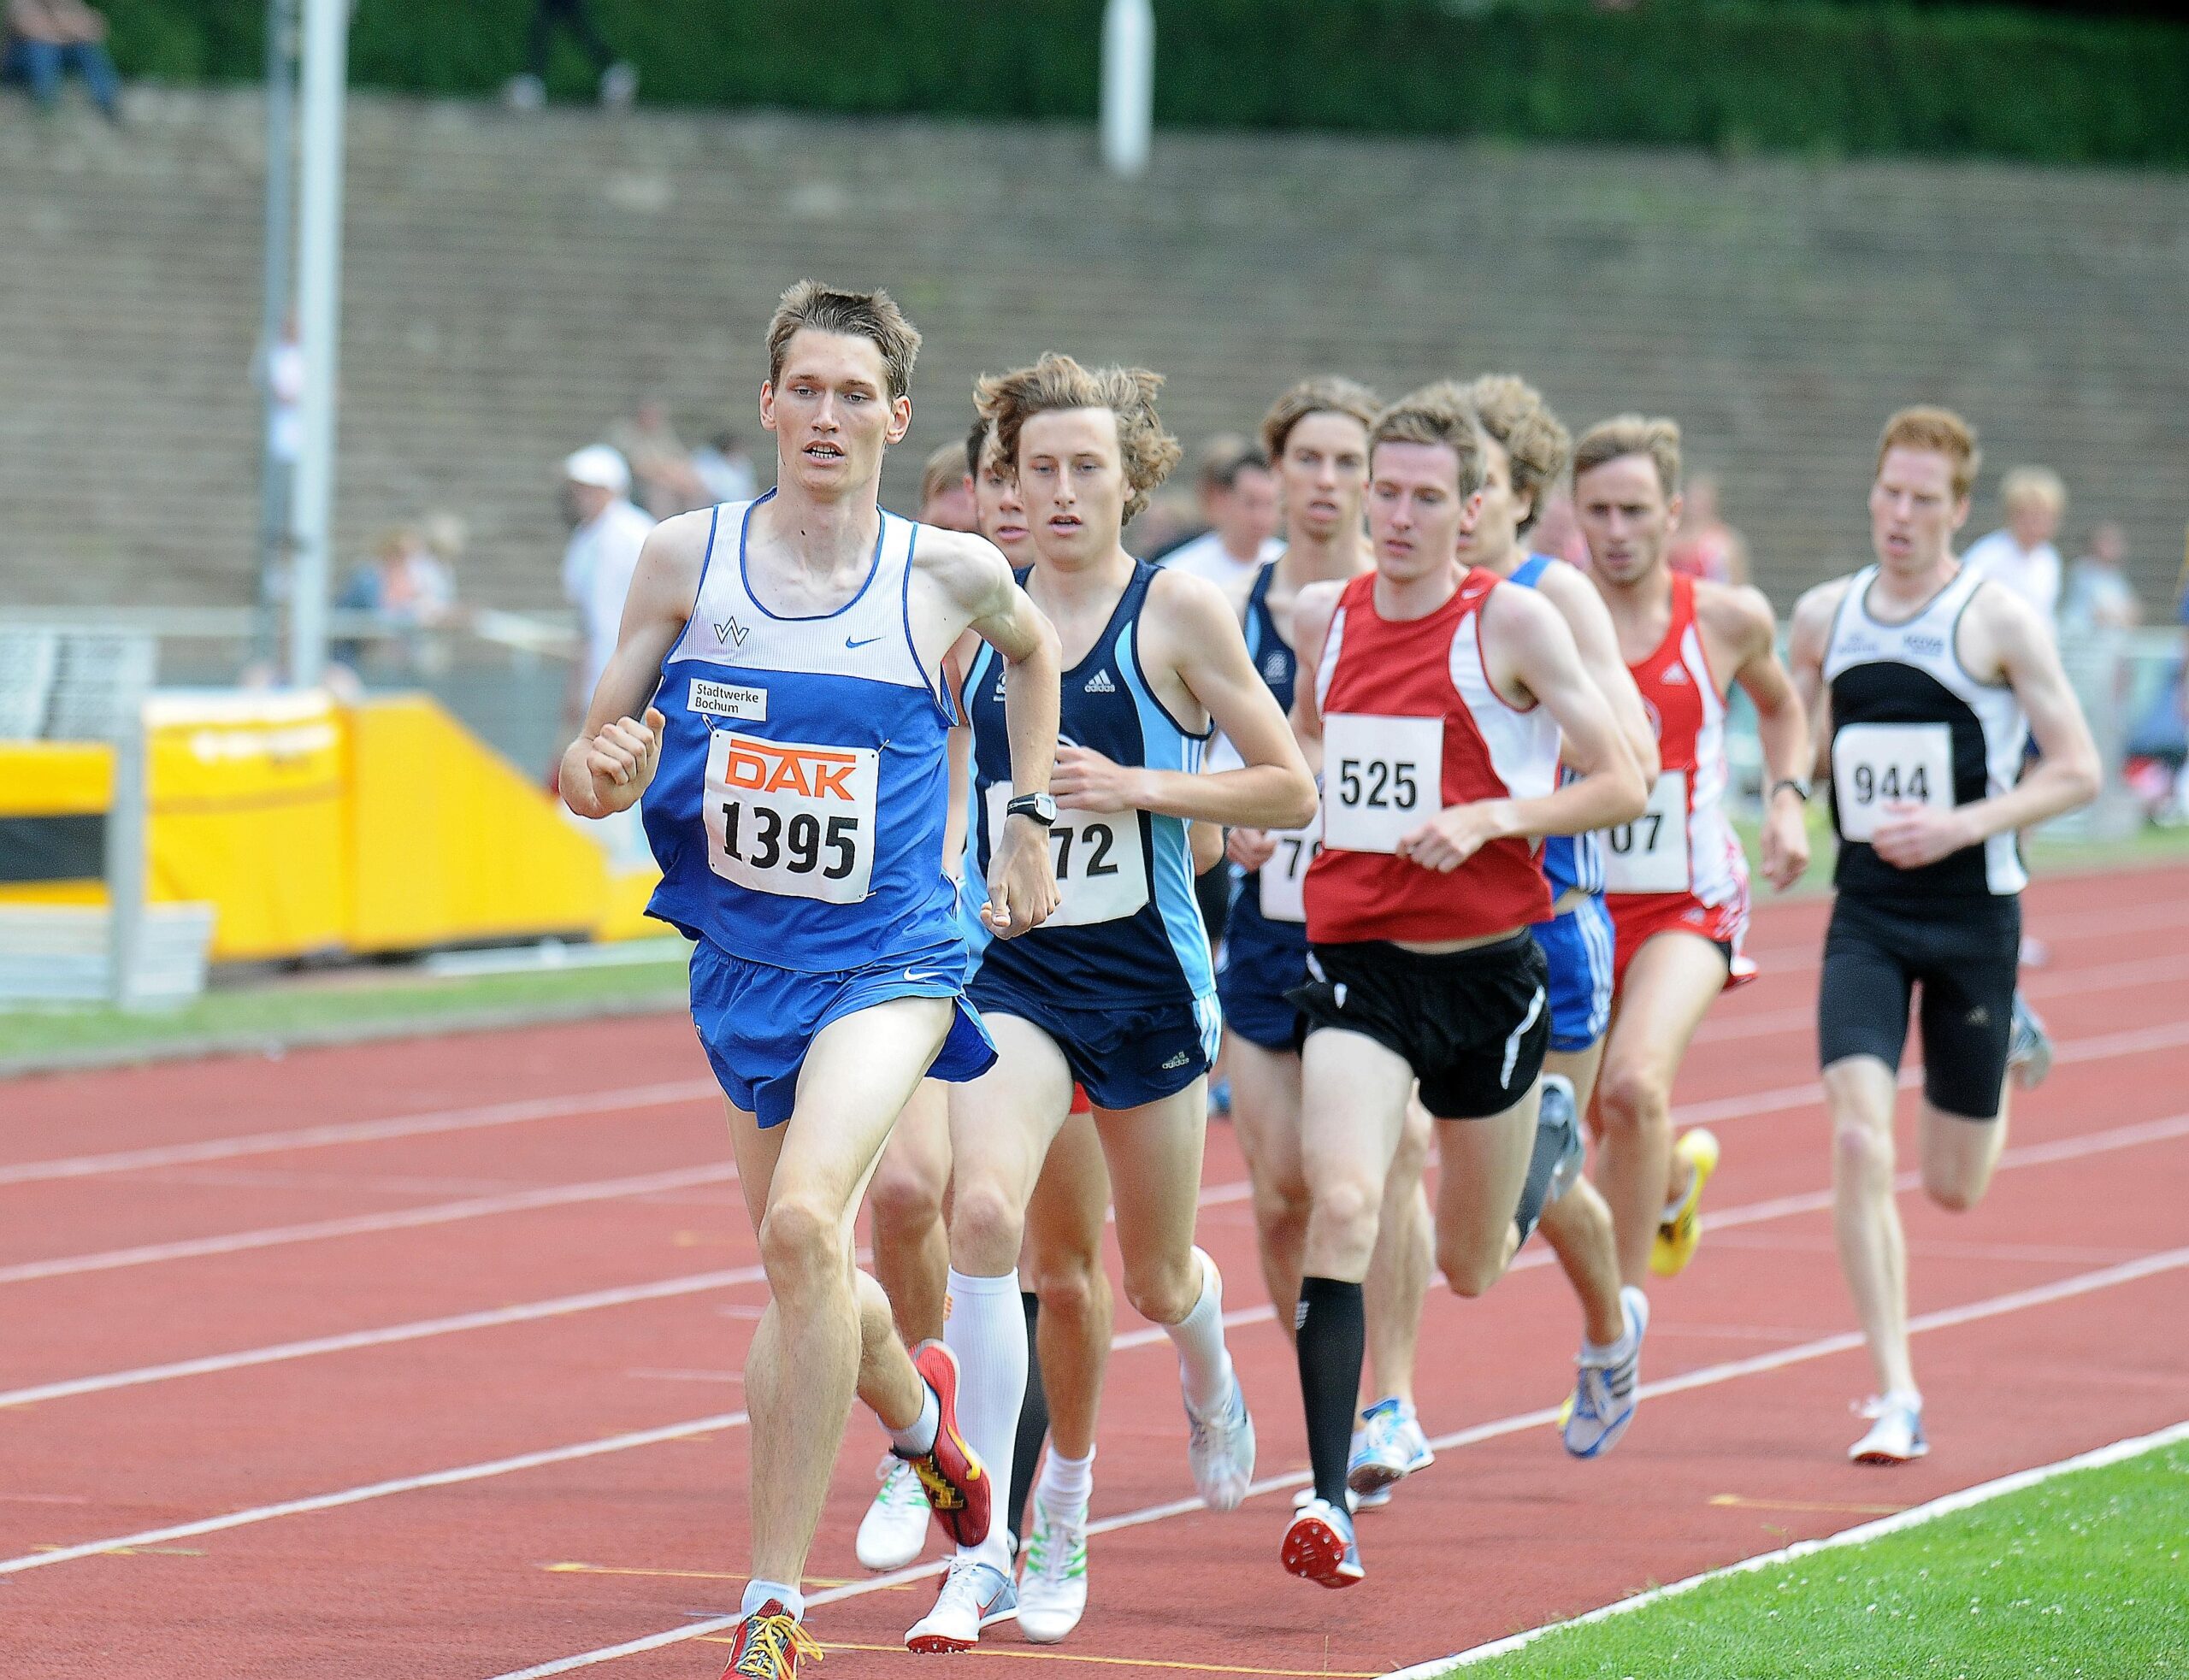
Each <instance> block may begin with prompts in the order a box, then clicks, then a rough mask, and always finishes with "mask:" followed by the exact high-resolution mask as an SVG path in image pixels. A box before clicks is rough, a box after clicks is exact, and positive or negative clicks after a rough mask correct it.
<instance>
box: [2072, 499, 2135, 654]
mask: <svg viewBox="0 0 2189 1680" xmlns="http://www.w3.org/2000/svg"><path fill="white" fill-rule="evenodd" d="M2127 555H2128V539H2127V535H2126V533H2123V532H2122V530H2121V528H2120V527H2119V526H2118V525H2116V524H2115V523H2114V522H2112V521H2111V520H2106V521H2105V522H2103V523H2102V524H2099V525H2098V526H2096V527H2094V528H2092V531H2091V533H2090V552H2089V553H2087V554H2086V555H2084V556H2083V557H2082V558H2081V559H2080V560H2078V561H2076V562H2075V563H2074V566H2073V567H2071V568H2070V569H2069V571H2068V596H2067V599H2066V601H2065V602H2064V603H2063V604H2062V606H2061V608H2060V628H2061V631H2062V634H2065V633H2067V632H2068V631H2076V632H2080V633H2083V634H2088V633H2089V632H2091V631H2092V630H2132V629H2133V628H2135V627H2136V625H2137V624H2138V623H2139V622H2141V621H2142V619H2143V616H2144V609H2143V604H2142V603H2141V602H2140V601H2139V600H2137V598H2136V587H2135V585H2133V583H2131V582H2129V581H2128V577H2127V573H2126V572H2125V571H2124V570H2122V569H2121V568H2122V563H2123V562H2124V561H2125V560H2126V559H2127Z"/></svg>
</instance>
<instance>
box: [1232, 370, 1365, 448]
mask: <svg viewBox="0 0 2189 1680" xmlns="http://www.w3.org/2000/svg"><path fill="white" fill-rule="evenodd" d="M1382 407H1383V404H1382V403H1381V402H1379V401H1378V399H1377V396H1376V393H1375V392H1372V391H1371V390H1370V389H1369V388H1368V387H1367V386H1365V385H1362V384H1360V382H1359V381H1358V380H1349V379H1340V378H1338V377H1336V376H1335V375H1331V376H1327V377H1325V378H1321V379H1303V380H1301V381H1300V383H1299V384H1297V385H1295V386H1293V387H1292V388H1291V389H1290V390H1289V391H1288V392H1285V393H1284V394H1283V396H1282V397H1279V398H1277V400H1276V401H1275V402H1274V403H1272V404H1270V405H1269V412H1268V413H1267V414H1266V415H1264V416H1262V449H1263V451H1265V452H1266V454H1267V455H1268V457H1269V458H1270V460H1271V462H1272V464H1273V463H1277V462H1280V461H1282V460H1283V459H1284V445H1285V444H1286V442H1287V441H1288V440H1289V439H1290V438H1291V436H1292V428H1293V427H1295V426H1297V425H1298V424H1299V423H1300V422H1301V421H1303V420H1305V419H1306V418H1307V416H1309V415H1311V414H1342V415H1343V416H1345V417H1346V418H1347V419H1348V420H1357V421H1360V424H1361V425H1362V427H1370V426H1373V425H1374V424H1375V423H1376V414H1377V411H1378V410H1379V409H1381V408H1382Z"/></svg>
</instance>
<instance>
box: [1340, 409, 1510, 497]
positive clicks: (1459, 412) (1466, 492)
mask: <svg viewBox="0 0 2189 1680" xmlns="http://www.w3.org/2000/svg"><path fill="white" fill-rule="evenodd" d="M1384 444H1441V445H1443V447H1444V448H1446V449H1449V450H1450V451H1452V453H1453V454H1454V455H1456V456H1457V457H1459V458H1460V473H1459V483H1460V495H1461V496H1462V497H1467V496H1472V495H1473V494H1474V492H1476V491H1478V490H1479V489H1481V488H1482V474H1483V466H1484V462H1483V448H1482V427H1481V426H1480V425H1479V424H1478V422H1477V421H1476V419H1475V416H1474V410H1473V408H1472V405H1471V404H1469V403H1468V402H1467V400H1466V395H1465V394H1464V393H1463V392H1461V391H1460V386H1458V384H1457V383H1456V382H1455V381H1454V380H1438V381H1437V383H1436V384H1434V385H1425V386H1422V387H1421V388H1420V389H1419V391H1410V392H1407V394H1406V395H1405V396H1403V397H1401V398H1399V399H1398V401H1397V402H1395V403H1394V404H1391V405H1390V407H1389V408H1387V409H1385V410H1384V411H1383V413H1381V414H1379V415H1378V416H1376V423H1375V424H1374V425H1373V426H1372V427H1369V428H1368V453H1369V457H1370V459H1371V460H1373V458H1374V457H1375V453H1376V451H1377V449H1378V446H1379V445H1384Z"/></svg>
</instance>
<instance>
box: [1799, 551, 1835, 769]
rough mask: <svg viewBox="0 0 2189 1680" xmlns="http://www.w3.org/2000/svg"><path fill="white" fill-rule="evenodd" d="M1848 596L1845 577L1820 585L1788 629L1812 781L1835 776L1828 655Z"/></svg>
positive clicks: (1801, 605) (1806, 596)
mask: <svg viewBox="0 0 2189 1680" xmlns="http://www.w3.org/2000/svg"><path fill="white" fill-rule="evenodd" d="M1846 594H1847V580H1846V579H1845V578H1836V579H1834V580H1833V581H1832V582H1830V583H1820V584H1819V585H1817V587H1815V588H1814V589H1812V590H1810V591H1808V592H1807V593H1806V594H1804V595H1803V597H1802V598H1801V599H1800V600H1798V601H1797V602H1795V603H1794V616H1793V621H1792V622H1791V623H1790V624H1789V625H1788V626H1787V629H1786V675H1787V676H1788V678H1789V679H1790V680H1791V681H1792V683H1793V685H1794V698H1795V699H1797V700H1799V701H1800V702H1801V704H1802V716H1803V720H1804V721H1805V722H1806V723H1807V726H1808V733H1809V746H1808V753H1807V755H1806V757H1804V758H1803V764H1804V765H1805V767H1806V773H1807V774H1808V777H1809V779H1810V780H1811V781H1821V780H1822V779H1824V778H1825V777H1826V776H1829V775H1831V774H1832V769H1831V763H1830V759H1831V754H1832V697H1831V695H1830V694H1829V693H1826V689H1825V684H1824V656H1825V651H1826V646H1827V645H1829V643H1830V642H1831V640H1832V619H1833V617H1834V616H1837V615H1838V611H1839V603H1840V602H1841V601H1842V600H1844V598H1846Z"/></svg>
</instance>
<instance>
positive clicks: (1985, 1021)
mask: <svg viewBox="0 0 2189 1680" xmlns="http://www.w3.org/2000/svg"><path fill="white" fill-rule="evenodd" d="M1968 1024H1969V1025H1970V1026H1972V1027H1988V1026H1990V1025H1991V1011H1990V1010H1988V1009H1986V1008H1985V1007H1984V1005H1982V1004H1979V1005H1976V1007H1975V1008H1974V1009H1972V1010H1970V1011H1968Z"/></svg>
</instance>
